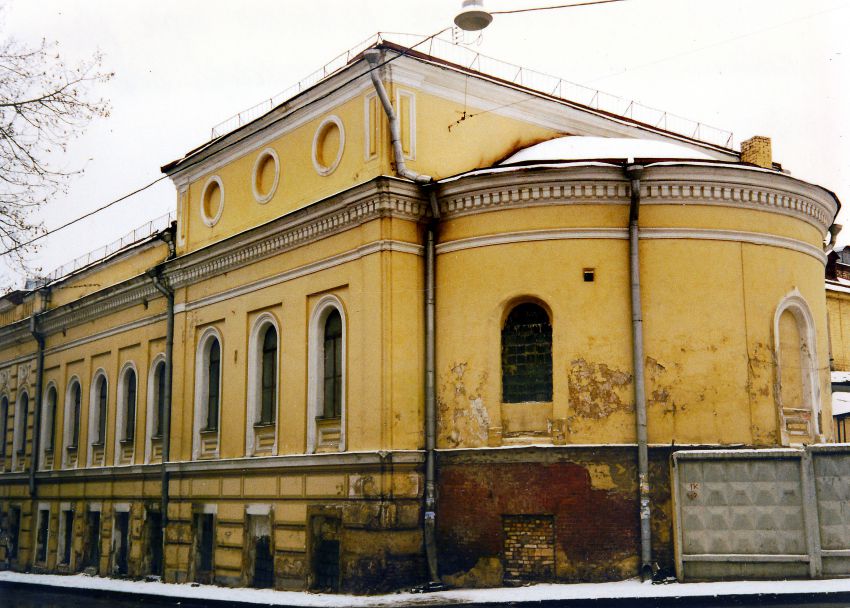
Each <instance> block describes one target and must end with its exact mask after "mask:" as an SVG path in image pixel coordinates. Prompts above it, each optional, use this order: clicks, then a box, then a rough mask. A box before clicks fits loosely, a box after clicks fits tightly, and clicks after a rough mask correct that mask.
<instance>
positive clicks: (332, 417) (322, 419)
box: [316, 416, 342, 422]
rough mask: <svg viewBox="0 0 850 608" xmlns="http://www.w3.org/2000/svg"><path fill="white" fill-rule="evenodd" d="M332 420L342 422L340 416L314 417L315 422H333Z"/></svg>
mask: <svg viewBox="0 0 850 608" xmlns="http://www.w3.org/2000/svg"><path fill="white" fill-rule="evenodd" d="M334 420H337V421H339V420H342V416H316V421H317V422H333V421H334Z"/></svg>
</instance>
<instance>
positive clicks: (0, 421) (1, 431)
mask: <svg viewBox="0 0 850 608" xmlns="http://www.w3.org/2000/svg"><path fill="white" fill-rule="evenodd" d="M8 432H9V399H8V398H7V397H6V396H3V398H2V399H0V457H3V458H5V457H6V434H7V433H8Z"/></svg>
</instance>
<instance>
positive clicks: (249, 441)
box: [245, 312, 280, 456]
mask: <svg viewBox="0 0 850 608" xmlns="http://www.w3.org/2000/svg"><path fill="white" fill-rule="evenodd" d="M279 351H280V338H279V332H278V329H277V320H276V319H275V317H274V315H272V314H271V313H268V312H265V313H263V314H261V315H260V316H259V317H257V319H256V320H255V321H254V326H253V328H252V330H251V335H250V339H249V343H248V387H247V388H248V395H247V410H246V425H245V453H246V454H247V455H249V456H252V455H268V454H275V453H277V429H276V428H275V423H276V420H277V407H278V393H279V380H278V377H279V371H278V367H279V361H280V356H279Z"/></svg>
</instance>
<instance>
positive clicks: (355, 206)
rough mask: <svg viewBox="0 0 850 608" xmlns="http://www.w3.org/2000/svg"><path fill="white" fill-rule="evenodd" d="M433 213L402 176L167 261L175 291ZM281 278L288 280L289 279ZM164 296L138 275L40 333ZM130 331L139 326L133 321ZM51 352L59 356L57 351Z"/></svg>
mask: <svg viewBox="0 0 850 608" xmlns="http://www.w3.org/2000/svg"><path fill="white" fill-rule="evenodd" d="M428 210H429V205H428V203H427V201H426V200H425V199H424V198H423V196H422V192H421V190H420V188H419V187H418V186H416V185H415V184H413V183H411V182H407V181H404V180H399V179H396V178H390V177H381V178H377V179H373V180H370V181H369V182H366V183H364V184H360V185H358V186H355V187H354V188H351V189H349V190H347V191H345V192H342V193H340V194H337V195H334V196H332V197H329V198H327V199H324V200H321V201H318V202H316V203H314V204H312V205H310V206H308V207H305V208H302V209H299V210H296V211H294V212H292V213H289V214H287V215H285V216H283V217H280V218H278V219H275V220H273V221H271V222H268V223H266V224H264V225H262V226H259V227H257V228H252V229H250V230H246V231H245V232H242V233H239V234H237V235H234V236H232V237H230V238H227V239H225V240H223V241H219V242H217V243H214V244H212V245H209V246H207V247H205V248H203V249H200V250H197V251H194V252H191V253H188V254H186V255H184V256H181V257H179V258H175V259H173V260H170V261H167V262H165V263H164V266H163V273H164V275H165V277H166V278H167V280H168V282H169V284H170V285H171V287H172V288H179V287H182V286H186V285H189V284H192V283H195V282H197V281H202V280H204V279H207V278H210V277H213V276H216V275H220V274H223V273H226V272H231V271H233V270H236V269H238V268H241V267H243V266H246V265H248V264H252V263H255V262H258V261H260V260H263V259H267V258H269V257H271V256H274V255H278V254H280V253H283V252H285V251H290V250H292V249H295V248H298V247H303V246H305V245H309V244H311V243H314V242H316V241H319V240H321V239H324V238H327V237H329V236H333V235H335V234H339V233H341V232H344V231H346V230H349V229H351V228H354V227H356V226H358V225H360V224H363V223H365V222H369V221H372V220H375V219H379V218H383V217H399V218H404V219H407V220H411V221H420V220H422V219H423V218H424V217H426V215H427V213H428ZM360 249H362V251H361V250H355V251H354V252H348V253H350V254H356V255H360V256H361V257H362V255H367V254H369V253H374V252H376V251H387V250H392V251H407V252H410V253H418V252H419V250H420V246H419V245H417V244H413V243H410V244H408V243H401V242H395V241H386V242H383V241H382V242H379V243H377V244H374V245H373V246H372V247H371V248H369V246H368V244H367V246H366V248H365V249H364V248H360ZM373 250H374V251H373ZM334 257H338V256H331V258H329V260H331V261H333V258H334ZM348 257H350V255H349V256H348ZM342 258H345V259H342ZM342 258H340V259H339V260H336V261H337V262H338V263H344V262H345V261H347V258H346V257H345V255H343V256H342ZM324 262H325V260H318V261H316V262H315V263H313V264H308V265H306V266H305V267H304V268H300V269H293V270H291V271H290V273H292V272H294V273H296V274H297V273H298V272H299V271H303V272H315V271H316V270H315V269H314V268H313V266H316V268H320V267H321V266H322V264H323V263H324ZM317 265H318V266H317ZM308 267H309V268H308ZM284 274H286V273H284ZM281 280H285V277H284V279H281ZM160 297H162V296H161V294H160V292H159V291H157V289H156V288H155V287H154V285H153V283H152V282H151V280H150V279H149V277H148V276H147V275H145V274H141V275H137V276H135V277H133V278H131V279H128V280H126V281H124V282H122V283H119V284H117V285H114V286H111V287H108V288H106V289H103V290H100V291H98V292H95V293H92V294H89V295H87V296H85V297H83V298H81V299H79V300H77V301H75V302H72V303H70V304H66V305H63V306H60V307H57V308H55V309H52V310H50V311H48V312H46V313H44V314H42V315H41V316H40V321H39V323H40V329H41V331H42V332H43V333H44V334H46V335H48V336H49V335H52V334H55V333H57V332H61V331H63V330H65V329H67V328H70V327H74V326H76V325H80V324H82V323H86V322H88V321H92V320H94V319H97V318H101V317H103V316H105V315H109V314H111V313H115V312H118V311H121V310H125V309H127V308H130V307H131V306H134V305H137V304H140V303H143V302H148V301H152V300H155V299H157V298H160ZM191 305H192V303H186V304H185V305H184V307H185V306H191ZM143 324H147V323H143ZM131 326H133V327H134V326H135V325H133V324H131ZM129 328H132V327H128V329H129ZM28 340H32V335H31V334H30V332H29V320H28V319H24V320H22V321H18V322H16V323H14V324H11V325H7V326H6V327H3V328H0V348H3V347H7V346H10V345H12V344H16V343H22V342H26V341H28ZM86 341H88V340H86ZM48 351H49V352H53V349H48ZM26 358H29V356H27V357H26ZM5 364H8V362H6V363H5Z"/></svg>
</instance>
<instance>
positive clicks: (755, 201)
mask: <svg viewBox="0 0 850 608" xmlns="http://www.w3.org/2000/svg"><path fill="white" fill-rule="evenodd" d="M629 202H630V189H629V183H628V181H627V180H626V178H625V176H624V175H623V169H622V166H619V165H615V164H610V165H609V164H606V163H579V164H570V165H565V166H538V167H517V168H515V169H514V170H502V171H498V172H488V171H481V172H477V173H472V174H470V175H468V176H460V177H458V178H454V179H452V180H451V181H447V182H445V183H443V185H442V188H441V201H440V210H441V213H442V214H443V217H444V218H446V219H451V218H453V217H462V216H464V215H470V214H474V213H482V212H488V211H499V210H502V209H513V208H523V207H532V206H543V205H563V204H593V205H599V204H614V205H628V204H629ZM645 205H709V206H725V207H735V208H738V209H747V210H756V211H764V212H768V213H778V214H781V215H788V216H791V217H794V218H796V219H799V220H802V221H804V222H806V223H808V224H810V225H812V226H814V227H815V228H817V230H818V231H819V232H820V233H821V234H825V233H826V231H827V229H828V228H829V226H830V225H831V223H832V219H833V218H834V217H835V213H837V211H838V203H837V201H836V200H835V197H834V196H833V195H832V194H831V193H830V192H828V191H827V190H825V189H823V188H820V187H818V186H814V185H812V184H808V183H806V182H803V181H800V180H797V179H794V178H791V177H789V176H787V175H783V174H779V173H776V172H772V171H770V172H769V171H755V170H752V169H750V168H748V167H745V166H735V165H726V164H703V163H693V164H691V163H675V164H674V163H666V164H660V165H648V166H647V167H646V168H645V170H644V175H643V177H642V179H641V206H645Z"/></svg>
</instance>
